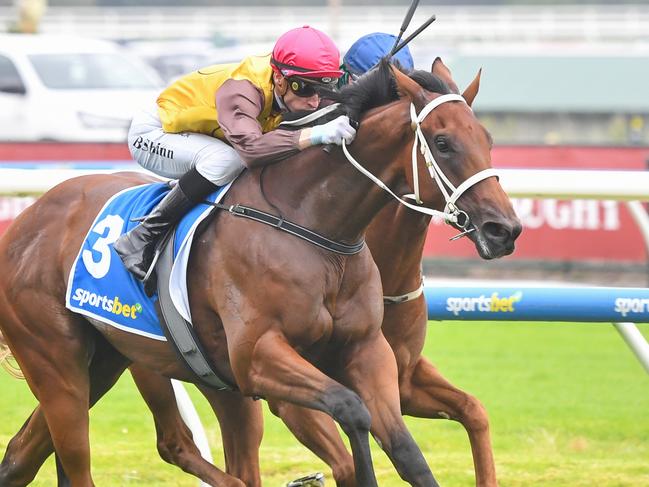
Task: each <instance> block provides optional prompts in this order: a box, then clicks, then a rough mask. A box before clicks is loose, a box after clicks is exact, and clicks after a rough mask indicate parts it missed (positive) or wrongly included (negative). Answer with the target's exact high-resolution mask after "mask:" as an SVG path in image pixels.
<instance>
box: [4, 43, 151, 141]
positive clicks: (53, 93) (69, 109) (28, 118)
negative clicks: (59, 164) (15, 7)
mask: <svg viewBox="0 0 649 487" xmlns="http://www.w3.org/2000/svg"><path fill="white" fill-rule="evenodd" d="M162 88H163V86H162V81H161V79H160V77H159V76H158V75H157V73H156V72H155V70H153V69H152V68H151V67H150V66H148V65H147V64H146V63H145V62H144V61H142V60H140V59H139V58H136V57H134V56H130V55H128V54H127V53H126V52H125V51H123V50H122V49H121V48H120V47H119V46H118V45H117V44H115V43H113V42H109V41H100V40H97V39H85V38H78V37H67V36H53V35H38V34H35V35H28V34H0V141H62V142H63V141H65V142H125V141H126V133H127V130H128V126H129V124H130V121H131V118H132V117H133V114H134V113H135V112H136V111H137V110H138V109H140V108H141V107H146V106H151V104H152V103H154V102H155V98H156V97H157V95H158V94H159V93H160V91H161V90H162Z"/></svg>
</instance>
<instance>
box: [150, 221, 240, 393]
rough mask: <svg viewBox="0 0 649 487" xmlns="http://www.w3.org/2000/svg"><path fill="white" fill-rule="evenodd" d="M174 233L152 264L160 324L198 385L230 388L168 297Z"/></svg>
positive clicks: (192, 329) (191, 328) (220, 388)
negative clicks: (156, 287) (156, 278)
mask: <svg viewBox="0 0 649 487" xmlns="http://www.w3.org/2000/svg"><path fill="white" fill-rule="evenodd" d="M174 234H175V231H174V232H171V233H170V235H169V236H168V239H167V241H166V242H165V243H164V244H163V248H162V252H161V253H160V257H159V259H158V262H157V264H156V273H157V276H158V301H156V303H155V308H156V311H157V312H158V318H159V319H160V325H161V326H162V329H163V331H164V334H165V336H166V337H167V340H168V341H169V343H170V344H172V345H173V347H174V349H175V350H176V353H177V354H178V356H179V357H180V359H181V361H182V362H183V363H184V364H185V365H186V366H187V367H188V368H189V370H191V371H192V372H193V373H194V374H195V375H196V377H197V378H198V379H199V380H200V382H201V383H202V384H205V385H208V386H209V387H211V388H213V389H216V390H219V391H222V390H228V391H233V390H235V389H236V387H234V386H232V385H231V384H229V383H228V382H227V381H225V380H224V379H222V378H221V377H220V376H219V375H218V374H217V373H216V372H215V371H214V368H213V367H212V365H211V364H210V362H209V360H208V359H207V357H206V356H205V352H204V350H203V347H202V346H201V344H200V342H199V340H198V337H197V336H196V333H195V332H194V327H193V326H192V324H191V323H188V322H187V321H185V319H184V318H183V317H182V316H181V315H180V313H179V312H178V310H177V309H176V307H175V306H174V304H173V301H172V300H171V295H170V293H169V278H170V276H171V267H172V264H173V246H174Z"/></svg>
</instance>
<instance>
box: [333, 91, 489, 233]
mask: <svg viewBox="0 0 649 487" xmlns="http://www.w3.org/2000/svg"><path fill="white" fill-rule="evenodd" d="M456 101H457V102H462V103H466V101H465V100H464V98H462V96H460V95H457V94H455V93H451V94H447V95H440V96H438V97H437V98H435V99H434V100H432V101H431V102H429V103H428V104H427V105H426V106H425V107H424V108H423V109H422V110H421V112H419V114H417V111H416V109H415V105H414V104H413V103H411V104H410V118H411V122H412V124H411V126H412V129H413V131H414V133H415V140H414V143H413V146H412V173H413V185H414V193H413V194H408V195H404V198H409V199H413V200H414V201H415V202H416V203H417V204H418V205H421V203H422V201H421V198H420V197H419V195H420V191H419V174H418V171H417V161H418V157H417V149H419V151H420V152H421V154H422V155H423V156H424V161H425V163H426V167H427V168H428V173H429V174H430V177H431V179H433V180H434V181H435V182H436V183H437V186H438V187H439V189H440V191H441V192H442V195H443V196H444V200H445V202H446V204H445V205H444V211H439V210H435V209H433V208H428V207H426V206H418V205H414V204H412V203H409V202H407V201H405V200H404V199H402V198H400V197H399V196H397V195H396V194H395V193H394V192H393V191H392V190H391V189H390V188H389V187H388V186H387V185H386V184H385V183H384V182H383V181H381V180H380V179H379V178H377V177H376V176H375V175H373V174H372V173H371V172H369V171H368V170H367V169H365V168H364V167H363V166H362V165H361V164H360V163H359V162H358V161H357V160H356V159H354V157H353V156H352V155H351V154H350V153H349V150H348V149H347V144H346V143H345V141H344V140H343V142H342V150H343V153H344V154H345V157H346V158H347V160H348V161H349V162H350V163H351V164H352V165H353V166H354V167H355V168H356V169H358V170H359V171H360V172H361V173H362V174H364V175H365V176H366V177H368V178H369V179H370V180H371V181H372V182H374V183H375V184H376V185H378V186H379V187H380V188H382V189H383V190H385V191H387V192H388V193H389V194H390V195H391V196H392V197H393V198H395V199H396V200H398V201H399V202H400V203H401V204H402V205H405V206H407V207H408V208H410V209H412V210H415V211H418V212H419V213H424V214H426V215H430V216H437V217H441V218H442V219H443V220H444V221H445V222H446V223H449V224H454V225H455V226H456V227H458V228H459V229H460V230H462V233H460V234H459V235H456V236H455V237H453V238H452V239H451V240H457V239H459V238H460V237H463V236H464V235H467V234H468V233H471V232H473V231H475V227H471V226H470V218H469V215H468V214H467V213H466V212H465V211H463V210H461V209H460V208H458V207H457V205H456V201H457V200H458V198H459V197H460V196H462V194H464V193H465V192H466V190H467V189H469V188H471V187H472V186H474V185H476V184H477V183H479V182H480V181H483V180H485V179H487V178H490V177H492V176H493V177H496V178H497V177H498V174H497V172H496V170H495V169H493V168H488V169H483V170H482V171H478V172H477V173H475V174H474V175H472V176H470V177H469V178H467V179H466V180H465V181H463V182H462V183H461V184H460V185H459V186H457V187H456V186H454V185H453V183H451V181H450V180H449V179H448V177H447V176H446V175H445V174H444V171H442V169H441V168H440V167H439V164H438V163H437V161H435V158H434V157H433V153H432V152H431V150H430V147H429V146H428V142H427V141H426V137H424V133H423V131H422V130H421V123H422V122H423V121H424V119H425V118H426V117H427V116H428V115H429V114H430V113H431V112H432V111H433V110H434V109H435V108H437V107H438V106H440V105H441V104H443V103H447V102H456Z"/></svg>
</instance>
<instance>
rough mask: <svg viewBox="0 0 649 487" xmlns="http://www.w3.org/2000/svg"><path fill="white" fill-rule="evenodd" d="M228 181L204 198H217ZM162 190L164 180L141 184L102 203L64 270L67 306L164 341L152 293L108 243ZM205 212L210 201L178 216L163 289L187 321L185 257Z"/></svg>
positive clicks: (157, 199) (152, 203)
mask: <svg viewBox="0 0 649 487" xmlns="http://www.w3.org/2000/svg"><path fill="white" fill-rule="evenodd" d="M231 184H232V183H230V184H228V185H226V186H224V187H222V188H219V189H218V190H217V191H216V192H214V193H212V194H211V195H210V196H209V197H207V198H206V200H208V201H211V202H216V203H218V202H219V201H220V200H221V199H222V198H223V196H224V195H225V194H226V192H227V191H228V189H229V188H230V186H231ZM168 191H169V187H168V186H167V185H166V184H164V183H154V184H147V185H143V186H136V187H134V188H128V189H125V190H123V191H121V192H119V193H117V194H116V195H114V196H113V197H111V198H110V199H109V200H108V201H107V202H106V204H105V205H104V207H103V208H102V209H101V211H100V212H99V214H98V215H97V217H96V218H95V221H94V222H93V224H92V225H91V227H90V230H89V231H88V234H87V235H86V237H85V239H84V240H83V243H82V245H81V249H80V250H79V254H78V256H77V258H76V259H75V261H74V264H73V265H72V269H71V270H70V277H69V279H68V288H67V292H66V300H65V304H66V307H67V308H68V309H70V310H72V311H74V312H76V313H79V314H82V315H84V316H88V317H90V318H94V319H96V320H99V321H101V322H103V323H106V324H108V325H111V326H114V327H116V328H119V329H120V330H124V331H128V332H131V333H135V334H137V335H142V336H146V337H149V338H153V339H156V340H161V341H166V338H165V335H164V332H163V331H162V328H161V326H160V321H159V320H158V317H157V315H156V312H155V302H156V301H157V300H158V296H157V293H156V294H154V295H153V296H151V297H150V298H149V297H148V296H147V295H146V293H145V292H144V286H143V284H142V283H141V282H140V281H138V280H137V279H135V277H133V275H132V274H131V273H130V272H128V271H127V270H126V268H125V267H124V265H123V264H122V261H121V260H120V258H119V256H118V255H117V253H116V252H115V250H114V249H113V245H112V244H113V243H114V242H115V240H117V238H118V237H119V236H120V235H122V234H123V233H126V232H128V231H129V230H130V229H131V228H133V227H135V226H136V225H138V222H137V221H131V219H133V218H138V217H142V216H144V215H147V214H148V213H149V212H150V211H151V209H152V208H153V207H154V206H155V205H156V204H158V202H160V200H161V199H162V198H163V197H164V196H165V194H166V193H167V192H168ZM210 211H212V206H210V205H207V204H199V205H197V206H196V207H195V208H193V209H192V210H191V211H190V212H189V213H187V215H185V216H184V217H183V218H182V220H181V221H180V223H179V224H178V226H177V228H176V232H175V235H174V264H173V268H172V271H171V278H170V282H169V291H170V294H171V299H172V302H173V304H174V306H175V307H176V309H177V310H178V312H179V313H180V315H181V316H182V317H183V318H184V319H185V320H187V321H188V322H190V323H191V313H190V310H189V299H188V297H187V262H188V261H189V251H190V249H191V244H192V239H193V237H194V234H195V232H196V228H197V227H198V225H199V224H200V223H201V222H202V221H203V220H204V219H205V218H206V217H207V215H208V214H209V213H210Z"/></svg>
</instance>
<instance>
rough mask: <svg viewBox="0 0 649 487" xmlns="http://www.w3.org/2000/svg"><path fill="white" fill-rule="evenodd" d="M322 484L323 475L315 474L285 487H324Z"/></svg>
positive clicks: (293, 481) (320, 473)
mask: <svg viewBox="0 0 649 487" xmlns="http://www.w3.org/2000/svg"><path fill="white" fill-rule="evenodd" d="M324 484H325V483H324V474H323V473H322V472H317V473H312V474H311V475H306V476H304V477H300V478H299V479H295V480H292V481H291V482H289V483H288V484H286V487H324Z"/></svg>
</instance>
